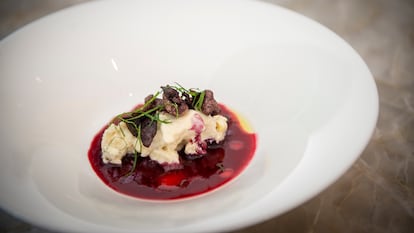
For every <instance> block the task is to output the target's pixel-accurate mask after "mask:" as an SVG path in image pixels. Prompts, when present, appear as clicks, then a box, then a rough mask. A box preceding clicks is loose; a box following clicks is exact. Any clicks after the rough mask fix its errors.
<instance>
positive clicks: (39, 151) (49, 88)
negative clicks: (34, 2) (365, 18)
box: [0, 0, 378, 232]
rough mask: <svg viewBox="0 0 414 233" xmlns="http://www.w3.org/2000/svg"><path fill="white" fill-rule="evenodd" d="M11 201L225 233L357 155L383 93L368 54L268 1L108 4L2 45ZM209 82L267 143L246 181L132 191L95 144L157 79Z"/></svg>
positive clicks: (282, 204) (300, 196) (95, 217)
mask: <svg viewBox="0 0 414 233" xmlns="http://www.w3.org/2000/svg"><path fill="white" fill-rule="evenodd" d="M0 77H1V80H0V82H1V83H0V84H1V85H0V91H1V92H0V94H1V98H0V103H1V109H2V114H1V119H0V127H1V132H2V133H1V144H0V148H1V149H2V154H1V163H0V186H1V190H2V191H1V196H0V203H1V208H3V209H5V210H6V211H8V212H10V213H11V214H13V215H15V216H17V217H20V218H23V219H24V220H26V221H29V222H31V223H33V224H37V225H39V226H42V227H45V228H48V229H52V230H58V231H74V232H197V231H220V232H222V231H227V230H233V229H236V228H240V227H245V226H248V225H251V224H254V223H257V222H260V221H263V220H265V219H269V218H271V217H273V216H276V215H279V214H281V213H283V212H285V211H287V210H289V209H291V208H293V207H295V206H298V205H299V204H301V203H303V202H304V201H306V200H308V199H309V198H311V197H313V196H315V195H316V194H318V193H319V192H320V191H322V190H323V189H324V188H326V187H327V186H328V185H330V184H331V183H332V182H334V181H335V180H336V179H337V178H338V177H340V176H341V175H342V174H343V173H344V172H345V171H346V170H347V169H348V168H349V167H350V166H351V165H352V163H353V162H354V161H355V160H356V159H357V158H358V156H359V154H360V153H361V152H362V150H363V149H364V147H365V146H366V144H367V142H368V141H369V139H370V136H371V133H372V131H373V129H374V126H375V123H376V119H377V114H378V97H377V91H376V87H375V83H374V81H373V78H372V76H371V74H370V72H369V70H368V69H367V66H366V65H365V63H364V62H363V60H362V59H361V58H360V57H359V56H358V54H357V53H356V52H355V51H354V50H353V49H352V48H351V47H350V46H349V45H348V44H346V43H345V42H344V41H343V40H342V39H340V38H339V37H338V36H336V35H335V34H334V33H332V32H331V31H329V30H327V29H326V28H324V27H323V26H321V25H319V24H317V23H315V22H313V21H311V20H309V19H307V18H305V17H303V16H300V15H298V14H296V13H293V12H291V11H288V10H285V9H282V8H280V7H276V6H274V5H270V4H266V3H262V2H258V1H244V0H241V1H219V0H214V1H181V0H170V1H160V0H156V1H154V0H142V1H123V2H120V1H99V2H93V3H88V4H83V5H79V6H76V7H73V8H70V9H66V10H63V11H60V12H58V13H55V14H52V15H49V16H47V17H45V18H43V19H41V20H38V21H36V22H34V23H32V24H30V25H28V26H26V27H24V28H23V29H21V30H19V31H17V32H16V33H14V34H13V35H11V36H9V37H7V38H5V39H4V40H3V41H1V43H0ZM173 82H179V83H180V84H182V85H184V86H189V87H200V88H211V89H213V90H214V91H215V93H216V97H217V99H218V100H219V101H220V102H222V103H225V104H226V105H228V106H230V107H231V108H233V109H235V110H237V111H238V112H240V113H241V114H242V115H244V116H245V117H246V118H247V119H248V120H249V121H250V122H251V124H252V126H253V128H254V129H255V131H256V132H257V134H258V137H259V140H258V150H257V153H256V154H255V156H254V159H253V161H252V162H251V164H250V165H249V167H248V168H247V169H246V170H245V171H244V172H243V173H242V174H241V176H240V177H238V179H236V180H235V181H234V182H232V183H230V184H229V185H227V186H225V187H223V188H220V189H219V190H217V191H215V192H212V193H210V194H208V195H205V196H201V197H198V198H194V199H189V200H182V201H175V202H167V203H165V202H164V203H154V202H148V201H143V200H139V199H134V198H131V197H126V196H124V195H121V194H119V193H116V192H114V191H113V190H112V189H110V188H108V187H107V186H105V185H104V184H103V183H102V182H101V181H100V180H99V178H98V177H97V176H96V175H95V173H94V172H93V171H92V169H91V167H90V165H89V162H88V160H87V150H88V147H89V144H90V142H91V140H92V138H93V136H94V134H95V133H96V132H97V131H98V130H99V129H100V128H101V127H102V126H103V125H104V124H105V123H106V122H107V121H108V120H109V119H110V118H111V117H112V116H114V115H115V114H117V113H119V112H121V111H125V110H129V109H131V107H133V106H135V105H136V104H137V103H140V102H142V99H143V98H144V97H145V96H146V94H148V93H152V92H154V90H158V88H159V86H160V85H164V84H168V83H173Z"/></svg>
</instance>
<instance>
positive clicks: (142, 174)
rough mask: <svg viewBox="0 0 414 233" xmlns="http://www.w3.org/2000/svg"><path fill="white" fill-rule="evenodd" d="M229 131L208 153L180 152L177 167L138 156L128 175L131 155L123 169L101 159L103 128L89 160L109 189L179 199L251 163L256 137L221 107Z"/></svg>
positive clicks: (209, 187)
mask: <svg viewBox="0 0 414 233" xmlns="http://www.w3.org/2000/svg"><path fill="white" fill-rule="evenodd" d="M220 107H221V109H222V112H221V115H224V116H226V117H227V118H228V120H229V121H228V131H227V136H226V138H225V140H224V141H223V142H222V143H220V144H211V145H209V146H208V149H207V154H205V155H203V156H201V157H196V158H191V157H188V156H186V155H185V154H183V153H180V164H175V165H161V164H159V163H158V162H156V161H153V160H150V159H149V158H148V157H146V158H142V157H139V159H138V162H137V165H136V169H135V170H134V172H132V173H131V169H132V166H133V161H134V156H133V155H127V156H125V157H124V158H123V160H122V166H119V165H111V164H104V163H103V162H102V160H101V153H102V152H101V139H102V134H103V132H104V130H105V128H106V127H105V128H104V129H102V130H101V131H100V132H99V133H98V134H97V135H96V136H95V137H94V139H93V141H92V143H91V147H90V149H89V152H88V156H89V161H90V163H91V165H92V167H93V169H94V170H95V172H96V174H97V175H98V176H99V178H101V180H102V181H103V182H104V183H105V184H106V185H108V186H109V187H111V188H112V189H114V190H116V191H118V192H120V193H123V194H126V195H129V196H133V197H137V198H144V199H152V200H169V199H180V198H184V197H190V196H195V195H200V194H203V193H206V192H209V191H211V190H214V189H216V188H218V187H220V186H222V185H223V184H225V183H227V182H228V181H230V180H232V179H233V178H234V177H236V176H237V175H239V174H240V172H241V171H243V169H244V168H245V167H246V166H247V164H248V163H249V162H250V160H251V158H252V157H253V154H254V152H255V150H256V135H255V134H253V133H248V132H246V131H245V130H244V129H243V128H242V127H241V124H240V121H239V120H238V118H237V116H236V115H235V114H234V113H233V112H231V111H230V110H229V109H228V108H226V107H225V106H224V105H220Z"/></svg>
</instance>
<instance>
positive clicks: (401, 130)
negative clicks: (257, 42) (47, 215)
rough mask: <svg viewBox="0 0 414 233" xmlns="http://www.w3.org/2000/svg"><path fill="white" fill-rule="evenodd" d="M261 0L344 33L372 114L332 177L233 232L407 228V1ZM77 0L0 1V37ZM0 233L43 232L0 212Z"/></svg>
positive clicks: (412, 97) (412, 27)
mask: <svg viewBox="0 0 414 233" xmlns="http://www.w3.org/2000/svg"><path fill="white" fill-rule="evenodd" d="M263 1H265V2H269V3H272V4H277V5H281V6H283V7H286V8H288V9H291V10H293V11H296V12H298V13H300V14H303V15H305V16H307V17H309V18H311V19H313V20H315V21H318V22H319V23H321V24H323V25H325V26H326V27H328V28H329V29H331V30H332V31H334V32H335V33H337V34H338V35H339V36H341V37H342V38H344V39H345V40H346V41H347V42H348V43H349V44H350V45H351V46H352V47H353V48H354V49H355V50H356V51H357V52H358V53H359V54H360V55H361V56H362V58H363V59H364V60H365V62H366V63H367V65H368V67H369V69H370V70H371V72H372V74H373V76H374V78H375V80H376V83H377V87H378V92H379V98H380V115H379V119H378V124H377V127H376V129H375V132H374V135H373V137H372V139H371V141H370V143H369V145H368V147H367V148H366V149H365V151H364V152H363V154H362V155H361V157H360V158H359V159H358V160H357V161H356V162H355V164H354V165H353V166H352V167H351V168H350V169H349V170H348V172H347V173H346V174H345V175H343V176H342V177H341V178H340V179H339V180H338V181H337V182H336V183H334V184H333V185H331V186H330V187H329V188H327V189H326V190H325V191H323V192H322V193H320V194H319V195H318V196H316V197H314V198H313V199H311V200H309V201H308V202H306V203H305V204H303V205H301V206H299V207H297V208H295V209H293V210H291V211H289V212H287V213H285V214H283V215H281V216H278V217H276V218H273V219H270V220H268V221H266V222H263V223H260V224H257V225H255V226H251V227H248V228H245V229H240V230H238V231H236V232H234V233H253V232H254V233H258V232H289V233H302V232H307V233H313V232H318V233H319V232H321V233H322V232H327V233H332V232H337V233H349V232H352V233H359V232H361V233H362V232H367V233H368V232H369V233H373V232H375V233H376V232H379V233H394V232H395V233H397V232H398V233H411V232H413V231H414V1H413V0H394V1H390V0H388V1H387V0H364V1H361V0H347V1H345V0H313V1H311V0H263ZM83 2H86V0H0V39H3V38H4V37H6V36H7V35H9V34H11V33H13V32H14V31H15V30H17V29H19V28H20V27H22V26H24V25H26V24H28V23H30V22H31V21H33V20H36V19H38V18H40V17H42V16H45V15H47V14H50V13H53V12H55V11H58V10H60V9H63V8H66V7H70V6H72V5H76V4H80V3H83ZM333 156H335V155H333ZM0 192H1V191H0ZM0 232H7V233H12V232H13V233H50V232H49V231H47V230H45V229H40V228H38V227H36V226H32V225H30V224H29V223H25V222H22V221H21V220H19V219H16V218H14V217H12V216H10V215H8V214H7V213H5V212H4V211H1V210H0Z"/></svg>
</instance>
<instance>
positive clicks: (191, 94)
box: [111, 83, 206, 175]
mask: <svg viewBox="0 0 414 233" xmlns="http://www.w3.org/2000/svg"><path fill="white" fill-rule="evenodd" d="M161 89H162V91H158V92H156V93H155V94H154V95H152V96H148V97H147V98H146V101H145V103H144V104H143V105H142V106H140V107H138V108H137V109H135V110H133V111H130V112H124V113H121V114H119V115H117V116H116V117H115V118H114V119H113V120H112V122H111V124H118V123H119V122H124V123H125V124H126V125H127V127H128V129H129V131H130V132H131V133H132V134H133V135H134V136H135V137H136V138H137V141H136V143H135V148H134V162H133V166H132V169H131V171H130V172H129V173H128V175H130V174H131V173H132V172H133V171H134V170H135V167H136V163H137V160H138V155H139V154H141V152H142V147H143V146H144V145H145V146H148V143H151V140H152V138H151V137H148V135H149V134H145V133H144V132H146V133H147V132H149V131H148V129H147V128H148V127H147V126H148V125H147V124H148V120H151V123H150V124H149V125H150V127H149V128H151V127H155V126H152V124H153V123H156V124H168V123H171V121H169V120H164V119H162V118H160V113H161V112H167V113H169V114H170V115H175V117H176V118H178V117H179V116H180V114H182V113H183V112H185V111H186V110H187V109H195V110H197V111H201V109H202V106H203V103H204V99H205V95H206V91H200V90H199V89H194V88H190V89H187V88H184V87H183V86H181V85H180V84H178V83H175V85H173V86H170V85H167V86H166V87H162V88H161ZM160 94H163V98H162V99H161V98H158V97H159V95H160ZM148 98H149V99H148ZM185 105H187V106H185ZM183 107H184V108H183ZM143 122H147V123H143ZM142 124H144V126H143V127H141V125H142ZM152 129H153V128H152ZM149 130H151V129H149ZM153 132H154V131H153ZM143 133H144V134H143ZM121 134H122V136H123V137H125V133H124V132H123V131H122V129H121ZM143 135H145V136H144V139H145V142H143V141H142V139H143ZM151 136H153V135H151ZM147 139H148V140H147ZM138 143H139V145H140V147H139V148H140V149H139V151H137V149H136V146H137V145H138Z"/></svg>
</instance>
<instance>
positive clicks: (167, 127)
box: [101, 109, 228, 164]
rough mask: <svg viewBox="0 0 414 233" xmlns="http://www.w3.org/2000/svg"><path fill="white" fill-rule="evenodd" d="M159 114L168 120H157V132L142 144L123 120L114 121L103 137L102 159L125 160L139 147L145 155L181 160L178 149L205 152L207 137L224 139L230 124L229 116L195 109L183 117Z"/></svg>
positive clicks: (166, 159)
mask: <svg viewBox="0 0 414 233" xmlns="http://www.w3.org/2000/svg"><path fill="white" fill-rule="evenodd" d="M159 118H160V119H161V120H162V121H163V122H168V123H161V122H158V123H157V124H158V125H157V132H156V134H155V136H154V138H153V140H152V143H151V145H150V146H149V147H146V146H143V145H141V143H139V142H138V139H137V138H136V137H135V136H133V135H132V134H131V132H130V131H129V130H128V127H127V126H126V124H125V123H124V122H120V123H119V124H118V125H115V124H111V125H110V126H109V127H108V128H107V129H106V130H105V132H104V133H103V137H102V143H101V148H102V161H103V162H104V163H112V164H122V158H123V157H124V156H125V155H127V154H128V153H134V152H135V151H137V152H138V153H140V155H141V156H142V157H147V156H149V157H150V158H151V159H152V160H155V161H157V162H158V163H160V164H163V163H168V164H171V163H179V155H178V151H181V150H182V149H184V153H186V154H205V153H206V147H207V141H214V142H216V143H219V142H221V141H222V140H224V138H225V136H226V132H227V127H228V125H227V118H226V117H224V116H222V115H214V116H211V115H205V114H203V113H202V112H199V111H196V110H192V109H190V110H188V111H187V112H185V113H184V114H183V115H181V116H180V117H176V116H173V115H171V114H168V113H160V115H159Z"/></svg>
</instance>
